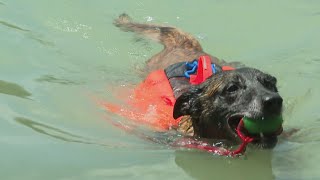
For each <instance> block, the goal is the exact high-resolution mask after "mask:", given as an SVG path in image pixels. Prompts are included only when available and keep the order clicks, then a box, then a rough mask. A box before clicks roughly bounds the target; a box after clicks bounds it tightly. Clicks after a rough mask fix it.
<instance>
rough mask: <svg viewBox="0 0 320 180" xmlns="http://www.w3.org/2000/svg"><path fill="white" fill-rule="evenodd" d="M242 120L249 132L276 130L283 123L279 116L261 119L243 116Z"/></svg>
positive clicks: (257, 132) (271, 131)
mask: <svg viewBox="0 0 320 180" xmlns="http://www.w3.org/2000/svg"><path fill="white" fill-rule="evenodd" d="M242 121H243V124H244V127H245V128H246V130H247V131H248V132H249V133H251V134H259V133H261V132H262V133H273V132H275V131H277V130H278V129H279V128H280V127H281V125H282V123H283V119H282V117H281V116H278V117H276V118H270V119H263V120H255V119H251V118H248V117H243V118H242Z"/></svg>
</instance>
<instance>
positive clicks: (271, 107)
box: [263, 95, 283, 113]
mask: <svg viewBox="0 0 320 180" xmlns="http://www.w3.org/2000/svg"><path fill="white" fill-rule="evenodd" d="M282 102H283V99H282V98H281V97H280V96H279V95H270V96H265V97H264V98H263V105H264V108H265V110H266V111H269V112H274V113H278V112H279V111H280V110H281V108H282Z"/></svg>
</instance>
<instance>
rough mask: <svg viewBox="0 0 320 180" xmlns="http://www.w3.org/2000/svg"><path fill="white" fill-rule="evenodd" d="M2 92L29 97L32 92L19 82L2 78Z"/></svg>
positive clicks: (0, 91) (0, 90)
mask: <svg viewBox="0 0 320 180" xmlns="http://www.w3.org/2000/svg"><path fill="white" fill-rule="evenodd" d="M0 93H2V94H7V95H11V96H16V97H20V98H27V97H28V96H31V93H30V92H28V91H27V90H25V89H24V88H23V87H21V86H20V85H18V84H15V83H12V82H7V81H3V80H0Z"/></svg>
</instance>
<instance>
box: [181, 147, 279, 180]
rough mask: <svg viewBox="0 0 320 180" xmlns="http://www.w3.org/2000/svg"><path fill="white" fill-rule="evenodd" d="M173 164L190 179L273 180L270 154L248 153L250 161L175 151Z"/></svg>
mask: <svg viewBox="0 0 320 180" xmlns="http://www.w3.org/2000/svg"><path fill="white" fill-rule="evenodd" d="M175 155H176V157H175V162H176V164H177V165H178V166H179V167H181V168H182V169H183V170H184V171H185V172H186V173H187V174H189V175H190V176H191V177H193V178H195V179H199V180H207V179H234V178H235V177H238V178H239V179H252V180H253V179H259V180H270V179H274V176H273V174H272V168H271V152H270V151H260V152H254V153H250V159H246V158H234V159H232V158H228V157H220V158H217V157H216V156H214V157H213V156H212V155H210V154H207V153H200V152H199V153H196V152H193V151H191V152H188V151H176V152H175ZM217 176H218V177H219V178H216V177H217Z"/></svg>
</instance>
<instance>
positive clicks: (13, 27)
mask: <svg viewBox="0 0 320 180" xmlns="http://www.w3.org/2000/svg"><path fill="white" fill-rule="evenodd" d="M0 24H2V25H3V26H6V27H8V28H12V29H15V30H19V31H24V32H30V30H28V29H23V28H21V27H19V26H17V25H14V24H11V23H8V22H5V21H1V20H0Z"/></svg>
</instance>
